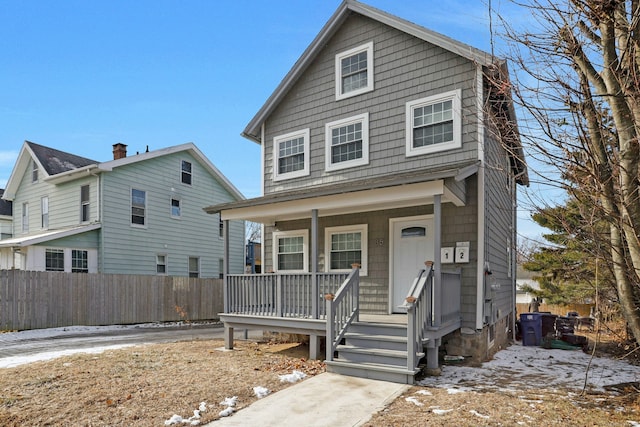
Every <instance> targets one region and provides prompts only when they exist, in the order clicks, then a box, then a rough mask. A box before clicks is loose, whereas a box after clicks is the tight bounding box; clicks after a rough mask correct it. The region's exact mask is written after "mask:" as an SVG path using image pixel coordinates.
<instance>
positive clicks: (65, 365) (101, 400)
mask: <svg viewBox="0 0 640 427" xmlns="http://www.w3.org/2000/svg"><path fill="white" fill-rule="evenodd" d="M237 344H238V345H237V347H236V349H235V350H234V351H230V352H227V351H220V350H219V349H220V348H221V347H222V346H223V343H222V341H217V340H213V341H192V342H181V343H172V344H155V345H147V346H140V347H129V348H124V349H119V350H111V351H106V352H104V353H101V354H80V355H75V356H67V357H62V358H58V359H54V360H51V361H46V362H36V363H31V364H28V365H22V366H18V367H15V368H6V369H0V425H2V426H45V425H50V426H71V425H73V426H162V425H165V421H167V420H169V419H170V418H171V417H172V416H173V415H174V414H177V415H179V416H181V417H183V418H185V419H186V418H189V417H191V416H192V415H193V413H194V410H196V409H198V407H199V406H200V405H201V402H206V411H204V412H202V413H201V419H200V421H201V424H204V423H207V422H209V421H213V420H215V419H217V418H219V413H220V411H222V410H224V409H225V408H226V406H224V405H222V404H221V402H222V401H223V400H224V399H226V398H229V397H233V396H237V397H238V401H237V407H236V409H237V410H241V409H242V408H243V407H246V406H247V405H250V404H251V403H252V402H254V401H255V400H257V397H256V396H255V394H254V391H253V387H256V386H262V387H266V388H267V389H269V390H270V391H271V392H276V391H278V390H281V389H283V388H285V387H289V386H291V384H290V383H286V382H281V381H280V379H279V375H284V374H290V373H292V371H293V370H299V371H302V372H305V373H306V374H307V375H316V374H318V373H321V372H323V371H324V365H323V363H322V362H318V361H308V360H306V359H305V358H304V357H305V355H306V354H308V353H307V351H308V349H307V347H306V346H304V345H296V344H284V343H278V342H274V341H272V342H262V343H251V342H237ZM610 350H611V349H610ZM613 350H614V352H615V350H618V352H627V353H628V348H627V349H625V348H620V347H619V346H617V347H616V346H613ZM614 391H615V393H608V394H595V395H594V394H588V395H585V396H580V395H578V394H576V393H575V392H568V391H563V390H554V391H550V390H541V389H529V390H517V391H516V390H511V391H502V392H485V393H478V392H465V393H458V394H450V393H449V392H448V391H447V390H446V389H440V388H431V387H412V388H410V389H409V390H408V391H407V392H406V393H405V394H403V395H402V396H400V397H398V398H397V399H396V400H395V401H394V402H393V403H392V404H391V405H389V406H388V407H387V408H385V409H383V410H382V411H381V412H379V413H378V414H376V415H374V416H373V418H372V419H371V420H370V421H369V422H368V423H367V424H366V425H367V426H370V427H377V426H452V425H455V426H511V425H531V426H540V425H544V426H550V425H562V426H633V425H639V426H640V424H633V423H629V422H628V421H634V420H635V421H638V420H640V412H639V409H640V405H639V403H640V400H639V391H640V390H638V387H637V384H636V383H634V384H628V385H626V386H624V387H622V389H621V390H614ZM452 408H455V409H456V410H455V411H454V410H451V409H452Z"/></svg>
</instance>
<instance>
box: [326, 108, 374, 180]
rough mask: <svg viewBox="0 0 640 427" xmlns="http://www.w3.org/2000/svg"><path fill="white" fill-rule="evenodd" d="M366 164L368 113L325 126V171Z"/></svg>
mask: <svg viewBox="0 0 640 427" xmlns="http://www.w3.org/2000/svg"><path fill="white" fill-rule="evenodd" d="M368 163H369V113H364V114H360V115H358V116H354V117H349V118H347V119H342V120H337V121H335V122H331V123H327V124H326V126H325V168H326V170H328V171H333V170H339V169H345V168H350V167H353V166H360V165H366V164H368Z"/></svg>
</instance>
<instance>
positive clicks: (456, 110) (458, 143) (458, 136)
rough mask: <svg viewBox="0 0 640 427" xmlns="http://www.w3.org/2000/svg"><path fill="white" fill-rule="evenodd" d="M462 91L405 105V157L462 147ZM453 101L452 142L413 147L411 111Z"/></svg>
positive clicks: (429, 97)
mask: <svg viewBox="0 0 640 427" xmlns="http://www.w3.org/2000/svg"><path fill="white" fill-rule="evenodd" d="M461 99H462V91H461V90H460V89H456V90H452V91H450V92H445V93H441V94H438V95H433V96H428V97H426V98H421V99H416V100H414V101H410V102H407V104H406V111H405V117H406V126H405V133H406V156H407V157H411V156H419V155H422V154H429V153H437V152H439V151H446V150H452V149H455V148H460V147H462V119H461V116H462V111H461ZM448 100H452V101H453V141H451V142H445V143H441V144H434V145H428V146H424V147H418V148H414V147H413V111H414V109H415V108H418V107H422V106H425V105H429V104H435V103H437V102H443V101H448Z"/></svg>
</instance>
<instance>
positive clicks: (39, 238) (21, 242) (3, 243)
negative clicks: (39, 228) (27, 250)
mask: <svg viewBox="0 0 640 427" xmlns="http://www.w3.org/2000/svg"><path fill="white" fill-rule="evenodd" d="M100 227H101V225H100V223H93V224H89V225H80V226H76V227H69V228H63V229H61V230H49V231H47V232H45V233H40V234H35V235H31V236H23V237H12V238H11V239H4V240H0V248H7V247H12V246H19V247H25V246H31V245H37V244H38V243H44V242H48V241H50V240H54V239H62V238H63V237H69V236H74V235H76V234H80V233H86V232H88V231H92V230H97V229H98V228H100Z"/></svg>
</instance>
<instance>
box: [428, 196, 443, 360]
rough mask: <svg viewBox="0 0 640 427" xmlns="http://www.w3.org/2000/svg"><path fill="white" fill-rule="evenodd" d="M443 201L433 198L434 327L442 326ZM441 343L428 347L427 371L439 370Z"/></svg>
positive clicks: (438, 197)
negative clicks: (441, 250)
mask: <svg viewBox="0 0 640 427" xmlns="http://www.w3.org/2000/svg"><path fill="white" fill-rule="evenodd" d="M441 246H442V200H441V196H440V195H439V194H438V195H435V196H433V301H432V304H433V326H435V327H437V326H439V325H440V323H441V320H442V318H441V317H442V260H441V252H440V247H441ZM439 342H440V340H439V339H438V340H436V342H435V343H434V345H429V346H428V347H427V369H438V367H439V366H438V351H439V347H440V345H439Z"/></svg>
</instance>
